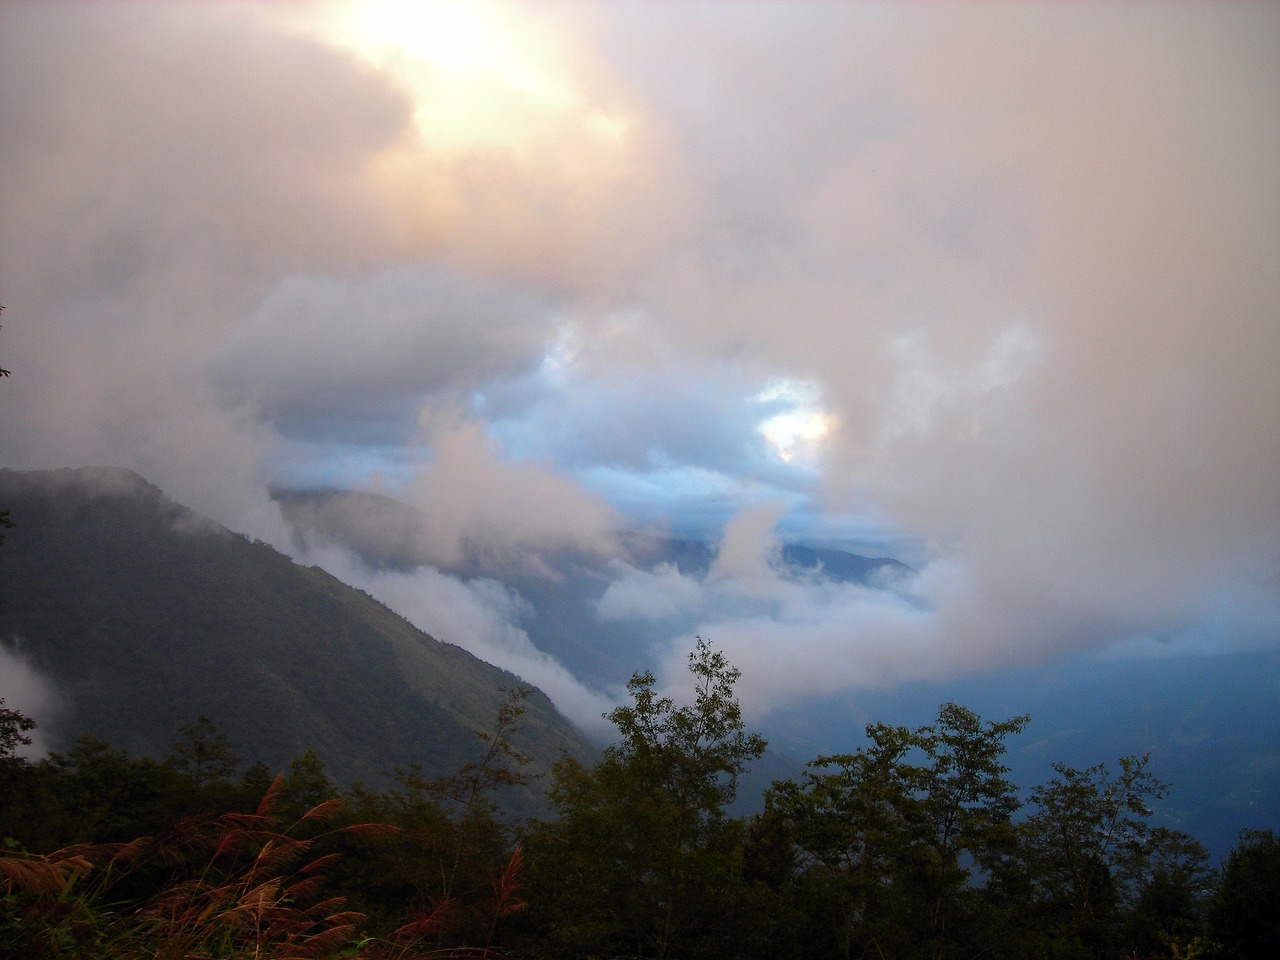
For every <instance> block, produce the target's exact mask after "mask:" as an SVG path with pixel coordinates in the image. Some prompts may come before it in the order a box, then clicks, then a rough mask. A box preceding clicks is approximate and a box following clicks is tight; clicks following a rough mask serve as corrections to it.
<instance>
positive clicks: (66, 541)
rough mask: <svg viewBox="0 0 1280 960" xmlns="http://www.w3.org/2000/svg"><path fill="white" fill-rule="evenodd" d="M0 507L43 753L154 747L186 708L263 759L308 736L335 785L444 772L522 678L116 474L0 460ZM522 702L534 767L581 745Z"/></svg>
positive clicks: (17, 650) (538, 697)
mask: <svg viewBox="0 0 1280 960" xmlns="http://www.w3.org/2000/svg"><path fill="white" fill-rule="evenodd" d="M0 502H3V503H4V504H5V505H6V506H9V507H11V509H12V512H13V517H14V519H15V521H16V522H17V523H18V526H16V527H15V528H13V529H12V530H10V531H8V534H9V535H8V536H7V537H6V541H5V543H4V545H3V547H0V644H3V646H4V648H5V650H6V651H7V653H8V654H9V656H11V657H13V656H18V657H20V658H22V659H24V660H25V661H26V662H28V663H29V664H30V666H31V667H32V668H33V669H34V670H35V671H37V673H38V674H39V675H41V676H43V677H46V678H48V679H49V680H50V681H51V682H52V683H53V684H54V686H55V688H56V689H57V691H58V693H59V694H60V696H61V697H62V698H63V700H64V703H65V704H66V706H67V708H68V709H66V710H64V711H63V713H62V714H61V715H58V716H55V718H54V719H53V720H52V721H51V722H49V723H46V724H44V725H43V726H45V727H46V728H49V729H46V731H45V732H46V734H48V735H50V736H52V737H53V738H54V740H55V742H56V744H57V746H59V747H62V746H65V745H66V744H67V743H68V741H69V740H70V739H71V738H73V737H74V736H75V735H78V734H81V733H88V734H92V735H94V736H97V737H99V738H101V739H104V740H106V741H108V742H110V743H112V744H113V745H115V746H119V747H123V748H126V749H128V750H130V751H131V752H136V753H142V754H145V755H156V756H159V755H163V754H164V753H165V751H166V749H167V747H168V745H169V744H170V743H171V742H172V741H173V740H174V739H176V738H177V732H178V727H179V726H181V725H182V724H183V723H187V722H190V721H191V720H193V719H195V717H196V716H197V715H200V714H203V715H206V716H208V717H210V718H211V719H213V720H214V721H215V722H216V723H217V724H218V726H219V727H220V728H221V729H223V730H224V731H225V732H226V733H227V734H228V735H229V737H230V739H231V741H232V742H233V743H234V744H236V746H237V748H238V749H240V750H243V751H245V752H247V753H248V757H247V759H250V760H262V761H264V762H266V763H268V765H271V766H274V767H275V768H276V769H281V768H282V767H283V765H284V764H287V762H288V761H289V760H290V759H291V758H292V757H293V756H297V755H298V754H300V753H302V752H304V751H305V750H307V749H315V751H316V753H317V754H318V755H319V756H320V757H321V758H322V759H324V760H325V761H326V762H327V763H328V765H329V771H330V774H331V775H332V776H333V777H334V779H335V780H337V781H340V782H348V783H349V782H353V781H364V782H369V783H377V782H380V781H383V780H385V779H386V777H387V776H388V775H389V774H390V773H391V772H392V769H393V768H394V767H402V766H407V765H409V764H415V763H416V764H421V765H422V767H423V769H424V771H425V772H426V773H427V774H428V775H444V774H447V773H452V772H454V771H456V770H457V769H458V768H459V767H460V766H461V765H462V764H464V763H466V762H469V761H471V760H474V759H476V757H477V755H478V753H479V752H480V748H479V743H478V740H477V738H476V736H475V734H476V733H477V732H479V731H484V730H487V729H490V728H491V727H492V725H493V723H494V720H495V718H496V716H497V710H498V707H499V705H500V703H501V702H502V700H503V698H504V694H503V691H504V690H505V689H510V688H513V687H525V686H528V685H527V684H524V683H522V682H521V681H520V679H519V678H517V677H516V676H514V675H513V674H510V673H508V672H506V671H503V670H500V669H499V668H497V667H494V666H492V665H491V664H487V663H484V662H483V661H481V660H479V659H477V658H475V657H474V656H472V655H471V654H470V653H467V652H466V651H464V650H463V649H462V648H460V647H456V646H454V645H452V644H448V643H445V642H442V641H440V640H437V639H435V638H433V637H430V636H428V635H427V634H425V633H423V632H421V631H419V630H417V628H415V627H413V626H412V625H411V624H410V623H409V622H408V621H406V620H405V619H404V618H403V617H401V616H400V615H399V614H396V613H395V612H393V611H391V610H390V609H389V608H387V607H386V606H384V605H383V604H381V603H379V602H378V601H376V600H374V599H373V598H372V597H369V596H368V595H367V594H364V593H362V592H360V591H358V590H356V589H355V588H353V587H350V586H347V585H346V584H343V583H341V582H340V581H339V580H337V579H336V578H334V577H333V576H332V575H330V574H329V573H327V572H325V571H324V570H321V569H320V568H318V567H304V566H300V565H298V564H296V563H294V562H293V561H292V560H291V559H290V558H288V557H286V556H285V555H283V554H281V553H279V552H277V551H276V550H274V549H273V548H272V547H270V546H269V545H267V544H265V543H262V542H260V541H252V540H250V539H249V538H247V537H244V536H243V535H239V534H236V533H233V532H231V531H229V530H226V529H225V528H223V527H220V526H218V525H217V524H215V523H213V522H212V521H210V520H208V519H207V518H204V517H202V516H201V515H199V514H197V513H195V512H194V511H191V510H189V509H188V508H186V507H183V506H182V505H180V504H177V503H176V502H174V501H172V500H170V499H169V498H168V497H166V496H165V495H164V494H163V492H162V491H161V490H160V489H159V488H158V487H155V486H154V485H153V484H150V483H149V482H147V481H146V480H144V479H143V478H141V477H139V476H138V475H137V474H133V473H131V472H129V471H123V470H116V469H113V468H78V469H72V468H66V469H62V470H55V471H32V472H21V471H13V470H0ZM374 705H376V709H375V708H374ZM525 707H526V714H525V718H524V726H523V728H522V730H521V732H520V733H519V734H518V735H517V736H516V737H515V738H514V745H515V746H516V747H517V749H520V750H522V751H524V752H526V753H529V754H530V755H531V756H533V757H534V763H533V765H532V769H533V770H534V772H536V773H540V774H546V773H547V772H548V771H549V769H550V766H551V764H552V763H554V762H555V761H556V760H557V759H558V758H559V757H560V756H561V754H562V753H568V754H569V755H572V756H577V757H580V758H585V757H589V756H591V755H592V753H593V750H594V748H593V747H592V746H591V745H590V744H589V743H588V742H587V741H586V740H585V738H584V737H583V735H582V734H581V732H580V731H578V730H577V729H576V728H575V727H573V726H572V725H571V724H570V723H569V722H568V721H567V720H565V719H564V718H563V717H562V716H560V714H559V713H558V711H556V709H555V707H554V706H553V705H552V703H551V701H550V700H549V699H547V697H546V696H545V695H544V694H542V693H541V692H537V691H535V692H534V693H533V694H532V695H531V696H530V697H529V698H528V699H527V700H526V701H525ZM537 789H540V788H537ZM540 802H541V801H540V799H539V796H538V794H537V793H536V792H534V791H530V792H529V794H528V795H527V796H524V797H523V798H522V799H521V800H520V804H519V805H522V806H523V807H525V808H532V807H536V806H537V805H538V804H539V803H540Z"/></svg>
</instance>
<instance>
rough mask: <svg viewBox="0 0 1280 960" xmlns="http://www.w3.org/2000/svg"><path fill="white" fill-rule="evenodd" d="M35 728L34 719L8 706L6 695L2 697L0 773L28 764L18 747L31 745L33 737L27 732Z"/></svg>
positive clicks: (0, 710) (0, 709)
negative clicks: (20, 754) (19, 753)
mask: <svg viewBox="0 0 1280 960" xmlns="http://www.w3.org/2000/svg"><path fill="white" fill-rule="evenodd" d="M35 728H36V722H35V721H34V720H32V719H31V718H30V717H28V716H27V715H26V714H24V713H21V712H19V711H17V710H14V709H12V708H10V707H6V706H5V705H4V697H0V773H6V772H8V771H10V770H12V769H14V768H16V767H20V766H25V765H26V763H27V760H26V758H25V757H21V756H19V755H18V748H19V747H29V746H31V738H30V737H28V736H27V734H28V733H29V732H30V731H32V730H34V729H35Z"/></svg>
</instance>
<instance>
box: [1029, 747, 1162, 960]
mask: <svg viewBox="0 0 1280 960" xmlns="http://www.w3.org/2000/svg"><path fill="white" fill-rule="evenodd" d="M1149 759H1150V756H1149V755H1148V756H1143V757H1123V758H1121V760H1120V771H1119V772H1118V773H1117V774H1115V775H1114V776H1113V775H1112V774H1110V773H1109V772H1108V771H1107V767H1106V764H1102V763H1100V764H1098V765H1096V766H1093V767H1089V768H1088V769H1087V770H1076V769H1073V768H1071V767H1068V766H1066V765H1065V764H1062V763H1055V764H1054V765H1053V769H1054V770H1055V771H1056V772H1057V774H1058V775H1057V776H1056V777H1054V778H1053V779H1051V780H1049V781H1048V782H1047V783H1044V784H1042V785H1040V786H1038V787H1036V788H1035V789H1034V790H1032V792H1031V805H1032V807H1033V812H1032V814H1031V816H1030V817H1028V818H1027V820H1026V821H1025V822H1024V824H1023V825H1022V830H1021V832H1022V839H1023V855H1024V857H1025V858H1026V869H1027V870H1028V875H1029V877H1030V879H1031V884H1032V886H1033V894H1032V895H1033V896H1035V897H1036V898H1037V899H1038V901H1039V905H1040V906H1039V912H1040V914H1041V916H1042V917H1043V918H1044V920H1045V922H1046V923H1047V924H1048V925H1050V926H1051V927H1053V928H1055V929H1056V930H1057V931H1058V935H1059V938H1060V939H1064V940H1066V941H1068V942H1071V943H1074V949H1075V950H1076V951H1077V952H1078V953H1079V954H1080V955H1082V956H1092V957H1095V958H1100V957H1106V956H1111V955H1114V954H1115V952H1116V950H1117V949H1118V947H1117V943H1116V935H1117V929H1118V923H1119V921H1118V917H1119V915H1120V913H1121V911H1122V909H1123V908H1124V907H1126V906H1128V905H1131V904H1132V902H1133V900H1134V899H1135V898H1136V896H1137V891H1138V883H1139V880H1140V878H1141V876H1142V874H1143V871H1144V870H1145V869H1146V865H1147V854H1148V852H1149V847H1148V838H1149V835H1150V829H1151V828H1150V826H1149V824H1148V822H1147V821H1148V818H1149V817H1150V816H1151V808H1150V807H1149V806H1148V801H1150V800H1159V799H1161V798H1163V797H1164V795H1165V792H1166V791H1167V789H1168V786H1167V784H1165V783H1163V782H1161V781H1160V780H1159V779H1157V778H1156V777H1155V776H1153V775H1152V774H1151V772H1150V771H1149V770H1148V769H1147V764H1148V761H1149Z"/></svg>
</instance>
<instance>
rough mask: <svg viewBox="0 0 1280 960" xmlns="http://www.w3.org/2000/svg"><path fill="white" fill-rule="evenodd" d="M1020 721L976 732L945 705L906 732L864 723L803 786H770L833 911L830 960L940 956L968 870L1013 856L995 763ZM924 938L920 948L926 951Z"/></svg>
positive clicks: (968, 718) (1011, 803)
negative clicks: (834, 959)
mask: <svg viewBox="0 0 1280 960" xmlns="http://www.w3.org/2000/svg"><path fill="white" fill-rule="evenodd" d="M1026 722H1027V718H1026V717H1015V718H1013V719H1011V720H1006V721H1003V722H984V721H983V720H982V719H981V718H980V717H978V716H977V715H976V714H975V713H973V712H972V711H971V710H968V709H966V708H964V707H961V706H958V705H956V704H954V703H946V704H943V705H942V706H941V707H939V709H938V717H937V719H936V720H935V721H934V722H933V723H932V724H929V725H926V726H923V727H919V728H917V729H915V730H910V729H908V728H906V727H891V726H887V725H885V724H878V723H877V724H871V725H869V726H868V727H867V728H866V734H867V740H868V745H867V746H866V747H864V748H862V749H861V750H859V751H857V752H856V753H852V754H839V755H834V756H826V757H819V758H817V759H816V760H815V761H813V763H811V764H810V765H809V771H808V772H807V773H806V775H805V780H804V782H803V783H802V784H801V785H799V786H797V785H795V784H791V783H783V784H775V786H774V789H773V791H772V792H771V794H770V803H771V804H772V805H774V806H775V807H776V808H777V809H778V810H780V811H781V812H783V813H784V815H785V816H786V817H787V818H788V819H789V821H790V822H791V824H792V829H793V831H794V837H795V841H796V843H797V845H798V846H799V847H800V848H801V849H802V850H804V851H805V853H806V855H807V856H808V858H809V860H810V863H809V870H808V874H809V880H810V882H813V881H815V880H817V881H818V882H819V883H821V885H822V887H823V888H824V892H825V893H826V894H827V896H826V897H825V898H813V902H815V903H816V902H819V901H820V899H822V900H825V902H828V903H834V904H835V905H836V907H835V909H837V910H838V911H839V914H838V917H837V918H834V919H835V923H833V924H832V925H831V926H832V928H833V929H837V930H839V931H840V940H839V943H838V950H839V954H840V955H841V956H843V957H849V956H852V955H853V954H854V953H855V952H863V951H864V950H866V949H874V950H878V951H880V952H886V953H888V952H895V953H903V954H905V953H911V952H924V951H925V950H926V949H927V950H928V952H929V953H930V954H931V955H932V956H933V957H941V956H942V955H943V952H944V950H945V948H946V945H947V943H948V941H949V931H950V926H951V923H952V920H953V919H954V917H955V916H956V914H957V904H958V902H959V901H961V900H962V899H964V898H965V897H966V896H967V895H968V894H969V892H970V881H971V879H972V874H973V871H974V870H975V869H990V868H992V867H993V866H994V865H995V864H996V863H997V862H998V861H999V859H1000V856H1001V855H1002V853H1003V852H1005V851H1007V850H1008V849H1009V848H1010V847H1011V846H1012V838H1013V828H1012V826H1011V825H1010V818H1011V816H1012V815H1013V813H1014V812H1015V811H1016V810H1017V808H1018V806H1019V804H1018V800H1017V798H1016V796H1015V794H1014V787H1013V784H1012V783H1010V782H1009V781H1008V780H1007V779H1006V778H1005V774H1006V773H1007V772H1008V769H1007V767H1005V766H1004V764H1003V763H1002V759H1003V756H1004V751H1005V744H1004V741H1005V739H1006V738H1007V737H1008V736H1010V735H1012V734H1015V733H1017V732H1019V731H1020V730H1021V729H1022V728H1023V726H1025V724H1026ZM925 937H927V943H926V941H925V939H924V938H925Z"/></svg>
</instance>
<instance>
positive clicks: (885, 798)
mask: <svg viewBox="0 0 1280 960" xmlns="http://www.w3.org/2000/svg"><path fill="white" fill-rule="evenodd" d="M866 734H867V739H868V741H869V743H868V745H867V746H866V747H864V748H862V749H860V750H858V751H857V752H855V753H849V754H835V755H831V756H822V757H818V758H816V759H815V760H813V761H812V762H811V763H810V764H809V765H808V769H807V770H806V772H805V775H804V780H803V783H802V784H799V785H797V784H795V783H793V782H791V781H786V782H780V783H775V784H774V786H773V788H772V789H771V790H770V791H769V794H768V795H767V798H766V801H767V804H768V809H769V811H771V812H774V813H776V814H778V815H781V816H782V817H783V818H785V820H786V821H787V822H788V823H789V824H790V827H791V836H792V838H793V840H794V842H795V844H796V846H797V848H799V850H800V851H802V857H803V861H802V865H803V867H804V882H803V884H802V885H803V886H804V887H805V888H806V892H805V896H804V899H805V901H806V902H807V903H809V904H810V905H812V906H820V907H821V908H822V909H823V910H824V911H832V912H834V915H833V916H830V917H829V918H828V922H827V923H826V924H823V926H825V927H826V928H827V929H829V930H831V931H832V933H833V934H834V935H835V945H836V949H837V951H838V953H839V955H840V956H841V957H845V958H847V957H850V956H852V955H853V953H854V947H855V945H863V944H870V943H875V944H877V947H878V948H879V949H882V950H883V948H885V947H887V946H889V945H890V944H889V942H890V941H892V940H893V939H894V934H893V932H892V930H891V929H890V928H891V927H892V926H893V925H894V922H895V917H896V915H897V914H898V913H899V912H900V911H899V910H897V909H895V908H894V907H893V906H892V901H893V900H894V898H895V897H896V896H897V893H898V891H897V889H896V888H895V887H894V886H893V882H892V881H893V880H894V878H895V876H899V875H901V873H903V872H905V870H906V869H907V866H908V864H909V862H910V860H911V858H912V857H913V855H914V854H913V852H912V848H913V846H914V844H915V843H916V842H917V840H918V839H919V833H918V826H917V825H918V823H919V816H918V813H917V811H916V809H915V808H916V806H917V800H916V797H915V782H916V774H917V771H916V770H915V768H913V767H911V766H910V765H909V764H907V762H906V759H905V758H906V756H907V754H908V753H909V752H910V750H911V749H912V746H913V735H912V732H911V731H910V730H908V729H907V728H906V727H891V726H887V725H885V724H880V723H876V724H870V725H869V726H868V727H867V728H866ZM815 888H816V889H817V890H820V895H816V896H815V895H814V894H815ZM831 921H834V922H831Z"/></svg>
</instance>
